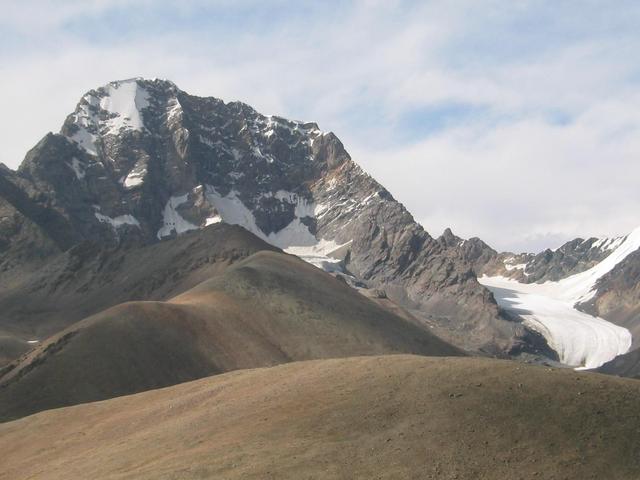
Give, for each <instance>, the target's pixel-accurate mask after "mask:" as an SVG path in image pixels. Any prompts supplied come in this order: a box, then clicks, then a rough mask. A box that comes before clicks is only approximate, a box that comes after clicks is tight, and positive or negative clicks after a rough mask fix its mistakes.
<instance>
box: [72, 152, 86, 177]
mask: <svg viewBox="0 0 640 480" xmlns="http://www.w3.org/2000/svg"><path fill="white" fill-rule="evenodd" d="M67 165H69V168H71V170H73V173H75V174H76V178H77V179H78V180H82V179H83V178H84V176H85V174H86V173H85V171H84V167H83V166H82V163H80V160H78V159H77V158H75V157H74V158H72V159H71V163H69V164H67Z"/></svg>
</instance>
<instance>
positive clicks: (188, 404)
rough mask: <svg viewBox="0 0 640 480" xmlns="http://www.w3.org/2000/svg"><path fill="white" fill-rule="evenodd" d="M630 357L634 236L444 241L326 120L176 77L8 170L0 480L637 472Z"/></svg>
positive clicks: (637, 286)
mask: <svg viewBox="0 0 640 480" xmlns="http://www.w3.org/2000/svg"><path fill="white" fill-rule="evenodd" d="M638 347H640V229H637V230H635V231H633V232H631V233H629V234H628V235H626V236H622V237H619V238H602V239H598V238H589V239H575V240H573V241H571V242H568V243H566V244H565V245H563V246H562V247H560V248H558V249H556V250H546V251H544V252H541V253H538V254H531V253H510V252H497V251H496V250H494V249H493V248H491V247H490V246H489V245H487V244H486V243H485V242H483V241H482V240H481V239H479V238H470V239H463V238H460V237H458V236H456V235H455V234H454V233H453V232H452V231H451V230H450V229H447V230H445V231H444V233H443V234H442V235H441V236H439V237H434V236H432V235H430V234H429V233H427V231H425V229H424V228H423V227H422V226H421V225H420V224H418V223H417V222H416V221H415V220H414V219H413V217H412V216H411V214H410V213H409V212H408V211H407V210H406V208H405V207H404V206H403V205H402V204H401V203H399V202H398V201H396V200H395V199H394V197H393V196H392V194H391V193H390V192H388V191H387V190H386V189H385V188H384V187H383V186H382V185H380V184H379V183H378V182H377V181H376V180H374V179H373V178H372V177H371V176H370V175H368V174H367V173H366V172H365V171H364V170H363V169H362V168H361V167H360V166H359V165H358V164H357V163H356V162H354V161H353V160H352V159H351V157H350V155H349V154H348V153H347V150H346V149H345V147H344V146H343V144H342V143H341V142H340V140H339V139H338V138H337V137H336V136H335V135H334V134H333V133H331V132H327V131H323V130H321V129H320V128H319V126H318V125H317V124H315V123H311V122H301V121H292V120H287V119H285V118H282V117H278V116H274V115H263V114H261V113H259V112H257V111H255V110H254V109H253V108H252V107H250V106H248V105H246V104H244V103H241V102H230V103H225V102H224V101H222V100H219V99H216V98H213V97H198V96H194V95H190V94H189V93H187V92H184V91H182V90H180V89H179V88H178V87H177V86H176V85H175V84H174V83H172V82H170V81H168V80H159V79H153V80H148V79H142V78H133V79H128V80H121V81H114V82H111V83H108V84H107V85H104V86H102V87H99V88H96V89H95V90H91V91H89V92H87V93H85V94H84V95H83V96H82V97H81V99H80V101H79V103H78V104H77V106H76V107H75V110H74V111H73V113H71V114H70V115H68V116H67V118H66V120H65V122H64V124H63V125H62V127H61V129H60V131H59V133H49V134H47V135H45V136H44V138H42V140H40V142H38V144H37V145H35V146H34V147H33V148H32V149H31V150H30V151H29V152H28V153H27V154H26V156H25V158H24V160H23V162H22V163H21V165H20V167H19V168H18V169H17V170H11V169H9V168H8V167H6V166H4V165H2V164H0V448H1V451H2V455H0V479H4V478H6V479H12V480H14V479H22V478H24V479H26V478H47V479H48V478H51V479H55V478H65V479H66V478H95V479H103V478H104V479H107V478H109V479H115V478H141V479H143V478H149V479H151V478H153V479H172V478H173V479H175V478H185V479H197V478H256V479H265V478H274V479H275V478H278V479H280V478H292V479H294V478H295V479H298V478H323V479H324V478H336V479H338V478H416V479H418V478H434V479H435V478H437V479H440V478H461V479H462V478H478V479H496V480H497V479H504V478H523V479H525V478H526V479H534V478H549V479H551V478H557V479H575V480H578V479H580V480H582V479H596V478H615V479H630V480H631V479H637V478H640V455H638V453H639V452H638V445H640V436H639V435H640V414H639V413H638V408H637V399H638V395H640V383H638V382H637V380H634V379H633V378H615V375H618V376H626V377H638V378H640V354H639V352H640V349H638ZM596 369H597V371H598V372H601V373H594V372H593V370H596ZM582 370H587V371H582ZM602 373H605V374H608V375H603V374H602Z"/></svg>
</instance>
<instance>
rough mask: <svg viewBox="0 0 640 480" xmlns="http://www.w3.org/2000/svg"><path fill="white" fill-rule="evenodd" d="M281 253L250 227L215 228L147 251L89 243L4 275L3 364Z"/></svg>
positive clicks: (0, 279) (0, 306)
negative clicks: (126, 305) (66, 333)
mask: <svg viewBox="0 0 640 480" xmlns="http://www.w3.org/2000/svg"><path fill="white" fill-rule="evenodd" d="M260 250H277V249H276V248H275V247H273V246H271V245H269V244H267V243H266V242H264V241H262V240H260V239H259V238H257V237H256V236H255V235H253V234H251V233H249V232H247V231H246V230H245V229H244V228H242V227H239V226H235V225H233V226H232V225H227V224H222V223H220V224H216V225H212V226H209V227H207V228H205V229H203V230H199V231H194V232H190V233H186V234H184V235H182V236H180V237H179V238H173V239H168V240H166V241H162V242H158V243H155V244H153V245H148V246H136V245H134V244H129V243H126V242H124V243H122V244H120V245H119V246H116V247H107V246H104V245H99V244H97V243H92V242H84V243H81V244H79V245H76V246H75V247H73V248H71V249H70V250H68V251H67V252H65V253H60V254H58V255H56V256H53V257H51V258H50V259H49V260H47V261H46V262H44V263H43V264H42V265H41V266H40V267H39V268H37V269H35V270H33V269H25V270H24V271H22V270H21V269H19V268H14V269H13V270H11V271H10V272H9V273H7V274H2V275H0V284H1V285H2V287H1V288H0V366H2V364H3V363H6V362H8V361H9V360H11V359H13V358H16V357H18V356H19V355H20V354H21V353H24V352H25V351H27V350H28V349H30V348H31V345H29V344H28V343H27V341H28V340H42V339H45V338H47V337H49V336H51V335H53V334H54V333H57V332H59V331H60V330H62V329H63V328H65V327H67V326H69V325H72V324H73V323H75V322H77V321H79V320H82V319H83V318H85V317H88V316H90V315H93V314H95V313H98V312H100V311H102V310H104V309H106V308H109V307H111V306H114V305H117V304H119V303H123V302H127V301H132V300H166V299H168V298H171V297H173V296H175V295H178V294H180V293H182V292H184V291H186V290H188V289H190V288H192V287H194V286H195V285H197V284H198V283H200V282H202V281H204V280H206V279H207V278H210V277H211V276H212V275H215V274H217V273H220V272H222V271H224V269H225V268H226V267H227V266H229V265H230V264H232V263H233V262H235V261H238V260H241V259H243V258H247V257H248V256H250V255H252V254H253V253H255V252H258V251H260Z"/></svg>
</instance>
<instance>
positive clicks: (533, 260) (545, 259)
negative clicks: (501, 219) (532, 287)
mask: <svg viewBox="0 0 640 480" xmlns="http://www.w3.org/2000/svg"><path fill="white" fill-rule="evenodd" d="M625 238H626V237H617V238H595V237H593V238H588V239H586V240H584V239H582V238H576V239H574V240H571V241H569V242H567V243H565V244H564V245H562V246H561V247H560V248H557V249H556V250H551V249H546V250H544V251H543V252H540V253H538V254H533V253H519V254H514V253H510V252H504V253H498V252H496V251H495V250H493V249H491V248H490V247H488V246H487V245H486V244H484V242H482V240H479V239H472V240H474V241H475V242H479V243H480V244H482V245H481V246H480V247H479V251H480V252H481V253H482V255H481V256H479V257H478V260H477V262H476V264H475V266H476V271H477V272H478V274H487V275H489V276H495V275H502V276H503V277H507V278H511V279H513V280H517V281H519V282H522V283H534V282H536V283H542V282H546V281H552V282H556V281H558V280H562V279H563V278H566V277H568V276H570V275H574V274H576V273H581V272H584V271H585V270H588V269H590V268H592V267H594V266H595V265H597V264H598V263H600V262H601V261H602V260H604V259H605V258H606V257H607V256H608V255H609V254H610V253H611V252H612V251H613V250H615V249H616V248H617V247H619V246H620V245H621V244H622V243H623V242H624V240H625Z"/></svg>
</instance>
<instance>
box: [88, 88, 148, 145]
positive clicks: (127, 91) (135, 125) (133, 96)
mask: <svg viewBox="0 0 640 480" xmlns="http://www.w3.org/2000/svg"><path fill="white" fill-rule="evenodd" d="M104 91H105V93H106V95H105V96H103V97H102V98H101V99H100V108H101V109H102V110H104V111H105V112H108V113H109V115H108V119H107V120H106V121H105V122H104V126H105V128H106V131H104V132H102V133H103V135H104V134H106V135H109V134H111V135H116V134H118V133H119V132H120V129H123V128H124V129H130V130H142V129H144V121H143V118H142V110H143V109H145V108H147V107H148V106H149V92H147V90H146V89H145V88H144V87H141V86H140V85H139V83H138V80H137V79H130V80H123V81H119V82H111V83H109V84H108V85H107V86H106V87H104Z"/></svg>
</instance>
